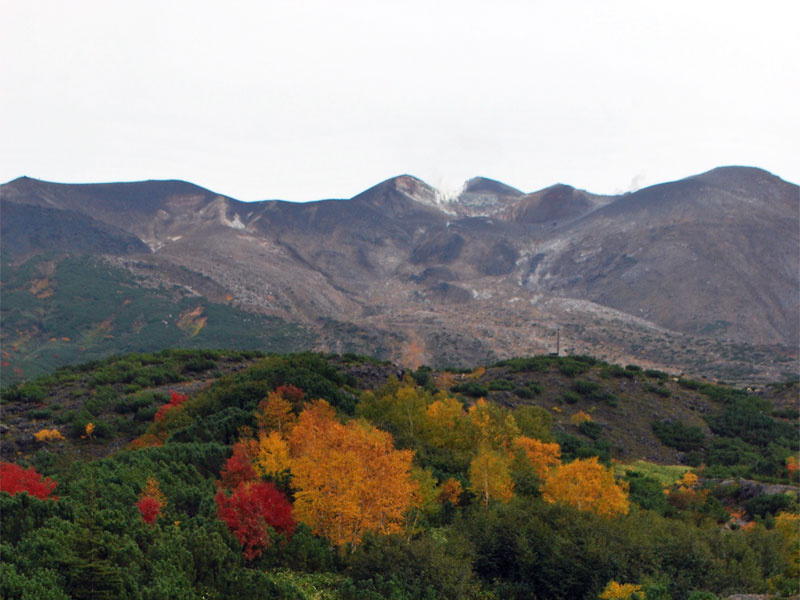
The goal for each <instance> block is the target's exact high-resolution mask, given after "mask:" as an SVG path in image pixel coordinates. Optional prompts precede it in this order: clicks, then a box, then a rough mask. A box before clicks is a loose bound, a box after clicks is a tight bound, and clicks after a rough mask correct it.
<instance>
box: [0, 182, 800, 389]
mask: <svg viewBox="0 0 800 600" xmlns="http://www.w3.org/2000/svg"><path fill="white" fill-rule="evenodd" d="M470 182H471V183H470ZM0 202H2V205H3V212H4V214H10V213H9V211H10V212H13V211H15V210H16V211H17V212H19V210H20V209H19V206H25V205H27V206H34V205H36V206H39V207H40V208H47V210H49V211H63V215H69V214H73V213H74V214H76V215H81V218H80V219H76V218H73V219H72V220H73V221H74V222H75V223H77V224H76V225H75V228H77V229H75V231H72V232H71V233H70V235H71V236H72V238H75V240H78V239H79V238H80V235H81V232H83V234H84V238H85V240H94V241H93V242H92V243H88V244H87V243H83V245H82V244H80V243H78V242H77V241H75V242H74V243H73V242H70V241H69V239H72V238H69V237H65V235H64V234H63V233H62V234H58V233H57V230H58V228H57V227H56V221H58V213H52V214H51V216H50V220H49V224H48V222H47V219H45V220H44V221H42V220H39V221H37V226H36V227H27V226H26V227H16V230H15V231H14V233H13V234H11V232H10V231H11V230H10V227H9V226H8V224H7V219H3V252H4V255H5V256H7V257H10V258H11V259H13V260H12V262H15V263H19V262H24V260H25V258H26V257H28V256H32V255H35V254H36V253H37V252H42V251H45V250H47V249H49V250H51V251H53V250H58V246H59V245H63V247H62V248H61V249H60V250H61V251H64V252H67V253H70V252H73V253H78V254H80V253H84V254H87V253H88V254H92V255H95V256H102V257H105V258H106V259H107V260H109V261H111V263H112V264H116V265H117V266H118V267H122V268H124V269H128V270H130V271H131V272H132V273H133V274H134V275H137V276H141V277H146V278H149V279H152V280H154V281H157V282H160V283H162V284H174V285H179V286H180V285H183V286H187V289H188V288H191V289H192V290H193V291H194V293H198V294H201V295H202V293H201V292H200V291H198V289H196V285H197V282H201V283H202V281H208V282H209V284H208V285H207V286H205V287H204V289H214V290H217V291H215V292H214V293H215V294H216V296H215V297H222V298H227V297H230V299H229V300H227V301H228V302H230V303H231V304H232V305H235V306H237V307H239V308H241V309H242V310H245V311H250V312H253V313H255V314H261V315H268V316H272V317H278V318H280V319H284V320H287V321H291V322H297V323H299V324H302V325H303V326H304V327H310V328H312V329H314V330H315V331H316V332H317V334H318V335H319V340H318V345H319V347H320V348H322V349H325V348H329V349H333V350H336V349H337V348H339V347H341V345H342V343H343V340H342V339H341V338H340V335H339V334H338V333H334V331H337V330H340V329H341V327H345V325H341V326H340V325H336V323H340V324H346V327H345V329H346V328H347V327H354V328H355V329H356V330H357V331H359V332H361V333H359V334H358V335H359V336H361V337H363V339H364V340H367V341H364V342H363V345H362V346H358V347H356V348H355V349H356V350H359V351H362V352H366V353H370V352H371V351H372V350H374V348H372V347H371V346H370V344H373V345H374V340H375V339H377V338H379V337H381V336H384V337H385V336H386V334H387V332H393V335H396V336H399V339H398V340H397V341H396V342H393V347H391V348H388V349H387V348H383V350H382V351H381V352H383V354H382V357H383V358H392V359H396V360H400V361H410V362H411V363H414V362H417V361H419V360H423V361H424V360H426V358H427V357H430V356H440V357H442V356H443V357H445V358H443V359H442V360H451V361H453V362H454V363H458V362H460V361H467V362H472V361H476V360H489V359H494V358H505V357H508V356H511V355H515V354H517V355H520V354H530V353H537V352H547V351H552V348H553V346H554V341H555V337H556V333H557V330H559V329H562V330H563V332H562V333H563V334H564V336H565V339H566V340H569V341H568V342H567V348H569V351H572V352H584V351H586V352H591V351H594V350H597V349H602V351H603V352H606V353H607V358H610V359H614V360H623V359H624V358H625V357H629V358H631V357H633V356H635V355H640V352H639V350H638V348H641V347H647V348H648V351H652V348H651V346H658V347H659V348H660V349H659V350H658V351H653V352H654V355H653V360H654V364H655V365H656V366H662V367H663V366H674V367H677V368H679V369H686V368H691V365H692V362H694V361H693V360H692V358H691V355H692V352H695V353H697V352H699V353H700V358H701V360H700V361H699V365H698V368H703V369H705V368H710V369H711V370H712V371H714V372H715V373H719V374H720V375H723V376H725V377H729V378H731V376H733V377H732V378H733V379H736V378H743V379H746V378H748V377H751V376H755V377H756V378H758V377H760V376H761V374H765V373H767V372H769V373H772V374H773V375H777V374H779V373H780V372H781V369H783V370H784V371H785V370H786V369H785V368H784V367H786V366H787V364H784V363H785V361H787V360H788V361H789V363H788V364H789V365H795V364H796V360H797V352H796V350H795V349H796V347H797V345H798V340H800V332H798V329H800V327H798V323H797V319H796V318H795V315H796V314H797V312H798V311H799V310H800V301H798V289H799V288H800V282H798V275H797V273H798V271H800V266H799V265H798V262H799V261H798V254H800V232H798V227H797V225H796V224H797V223H800V193H798V187H797V186H796V185H794V184H792V183H789V182H786V181H783V180H782V179H780V178H778V177H776V176H774V175H772V174H770V173H769V172H767V171H764V170H762V169H758V168H754V167H721V168H717V169H712V170H711V171H707V172H704V173H700V174H697V175H693V176H690V177H687V178H684V179H680V180H677V181H674V182H668V183H663V184H657V185H654V186H649V187H646V188H642V189H641V190H637V191H635V192H630V193H626V194H621V195H616V196H602V195H597V194H592V193H590V192H586V191H583V190H578V189H576V188H573V187H572V186H568V185H564V184H556V185H554V186H550V187H548V188H545V189H544V190H539V191H536V192H532V193H524V192H522V191H520V190H517V189H516V188H512V187H511V186H508V185H506V184H504V183H502V182H499V181H496V180H492V179H489V178H486V177H476V178H473V179H471V180H469V181H468V182H467V183H466V184H465V186H464V187H463V189H462V191H461V192H460V193H459V194H458V195H457V196H455V197H454V198H445V197H444V196H443V195H442V194H441V193H440V192H439V191H438V190H436V189H435V188H433V187H432V186H430V185H428V184H427V183H425V182H424V181H422V180H420V179H418V178H416V177H413V176H411V175H399V176H396V177H393V178H390V179H387V180H385V181H383V182H380V183H378V184H377V185H375V186H373V187H371V188H368V189H366V190H365V191H363V192H361V193H360V194H357V195H356V196H354V197H353V198H351V199H343V200H319V201H314V202H309V203H302V204H300V203H291V202H286V201H279V200H265V201H259V202H240V201H238V200H236V199H234V198H231V197H229V196H225V195H222V194H218V193H216V192H212V191H210V190H205V189H204V188H201V187H199V186H195V185H194V184H191V183H188V182H183V181H179V180H165V181H156V180H149V181H143V182H128V183H118V184H114V183H104V184H57V183H52V182H40V181H38V180H34V179H31V178H27V177H26V178H20V179H16V180H14V181H12V182H10V183H8V184H4V185H2V186H0ZM86 219H88V221H87V220H86ZM44 230H46V231H47V232H49V233H48V234H47V235H44V234H41V231H44ZM34 231H40V235H39V237H40V238H43V239H45V240H46V239H52V240H59V241H58V243H57V244H56V243H50V245H49V246H48V245H47V244H45V243H44V242H42V239H38V238H35V236H34V235H33V233H32V232H34ZM26 236H27V237H26ZM48 236H49V238H48ZM131 236H133V237H131ZM135 238H138V240H139V241H141V243H142V244H146V247H147V250H148V251H145V250H144V247H143V246H142V245H141V244H139V243H137V242H136V240H135ZM25 249H27V250H25ZM190 281H191V282H193V285H195V288H192V286H191V285H189V282H190ZM201 287H202V286H201ZM218 290H226V292H225V293H224V294H222V293H221V292H219V291H218ZM664 332H667V333H664ZM357 337H358V336H357ZM368 340H373V341H372V342H370V341H368ZM741 345H744V346H743V347H746V349H745V350H744V351H742V350H741V348H740V349H739V350H736V348H737V346H741ZM711 347H713V350H710V349H709V348H711ZM758 348H761V349H758ZM764 348H780V349H779V350H778V354H777V355H776V356H777V357H778V358H777V359H776V358H775V357H771V356H770V355H769V353H770V352H772V350H765V349H764ZM690 350H691V351H690ZM737 352H738V353H739V354H741V355H742V356H739V357H737V356H735V354H736V353H737ZM754 361H755V362H754ZM670 363H674V364H670ZM756 363H757V364H758V366H754V365H755V364H756ZM734 364H735V365H736V366H733V365H734ZM726 365H727V366H726ZM791 369H794V370H796V367H794V366H792V367H791ZM791 369H790V370H791Z"/></svg>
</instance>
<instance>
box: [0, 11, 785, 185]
mask: <svg viewBox="0 0 800 600" xmlns="http://www.w3.org/2000/svg"><path fill="white" fill-rule="evenodd" d="M799 107H800V2H798V1H797V0H783V1H778V0H773V1H770V0H760V1H759V2H755V1H750V0H748V1H746V2H742V1H738V0H691V1H685V0H660V1H658V2H655V1H647V0H631V1H617V0H602V1H601V0H586V1H569V0H566V1H565V0H561V1H558V0H548V1H539V0H529V1H522V0H520V1H512V0H495V1H492V2H490V1H485V2H477V1H471V0H453V1H451V0H439V1H437V0H402V1H391V0H352V1H351V0H338V1H333V0H329V1H313V0H312V1H300V0H285V1H278V0H272V1H260V2H257V1H253V2H233V1H230V0H228V1H225V2H222V1H220V2H208V1H200V0H191V1H186V2H177V1H172V2H171V1H169V0H160V1H151V0H130V1H114V0H97V1H95V0H58V1H42V0H0V180H1V181H8V180H10V179H13V178H16V177H18V176H21V175H29V176H31V177H36V178H40V179H46V180H50V181H63V182H97V181H128V180H140V179H185V180H188V181H192V182H194V183H197V184H199V185H202V186H204V187H208V188H210V189H213V190H215V191H217V192H220V193H224V194H227V195H230V196H233V197H235V198H239V199H241V200H262V199H270V198H281V199H286V200H297V201H304V200H312V199H322V198H347V197H351V196H353V195H355V194H357V193H358V192H360V191H363V190H364V189H366V188H368V187H370V186H372V185H374V184H376V183H378V182H380V181H382V180H384V179H386V178H388V177H392V176H394V175H399V174H401V173H410V174H413V175H416V176H418V177H420V178H422V179H424V180H425V181H427V182H428V183H430V184H432V185H434V186H437V187H439V188H442V189H454V188H458V187H459V186H460V184H461V182H463V181H464V180H465V179H468V178H469V177H473V176H476V175H482V176H486V177H491V178H494V179H499V180H501V181H503V182H505V183H507V184H509V185H513V186H515V187H518V188H520V189H522V190H524V191H534V190H537V189H540V188H543V187H546V186H548V185H551V184H553V183H556V182H563V183H569V184H572V185H575V186H576V187H580V188H585V189H588V190H590V191H593V192H598V193H614V192H621V191H625V190H628V189H631V188H632V187H641V186H642V185H647V184H652V183H658V182H661V181H668V180H674V179H678V178H681V177H685V176H688V175H692V174H695V173H698V172H701V171H705V170H708V169H710V168H713V167H715V166H720V165H728V164H745V165H752V166H758V167H762V168H765V169H767V170H769V171H771V172H773V173H775V174H776V175H779V176H781V177H783V178H784V179H787V180H790V181H793V182H795V183H800V108H799Z"/></svg>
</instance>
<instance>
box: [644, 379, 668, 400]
mask: <svg viewBox="0 0 800 600" xmlns="http://www.w3.org/2000/svg"><path fill="white" fill-rule="evenodd" d="M645 389H646V390H647V391H648V392H652V393H653V394H656V395H657V396H661V397H662V398H669V397H670V396H672V392H670V391H669V389H667V388H665V387H664V386H663V385H653V384H650V383H648V384H647V385H646V386H645Z"/></svg>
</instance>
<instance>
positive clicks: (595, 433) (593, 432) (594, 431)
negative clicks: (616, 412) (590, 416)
mask: <svg viewBox="0 0 800 600" xmlns="http://www.w3.org/2000/svg"><path fill="white" fill-rule="evenodd" d="M578 431H580V432H581V433H582V434H583V435H585V436H586V437H588V438H591V439H593V440H597V439H599V438H600V436H601V435H603V426H602V425H600V424H599V423H595V422H594V421H584V422H583V423H581V424H580V425H578Z"/></svg>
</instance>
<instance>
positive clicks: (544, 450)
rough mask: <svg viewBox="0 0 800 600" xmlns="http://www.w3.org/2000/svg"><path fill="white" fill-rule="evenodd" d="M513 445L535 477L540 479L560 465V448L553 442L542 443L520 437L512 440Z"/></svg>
mask: <svg viewBox="0 0 800 600" xmlns="http://www.w3.org/2000/svg"><path fill="white" fill-rule="evenodd" d="M514 445H515V446H516V447H517V448H518V449H520V450H522V451H523V452H524V453H525V456H526V457H527V459H528V461H529V462H530V464H531V466H532V467H533V470H534V471H535V472H536V475H538V476H539V477H540V478H542V479H543V478H544V477H545V475H547V473H548V472H549V471H550V469H552V468H553V467H555V466H557V465H559V464H560V463H561V460H560V459H561V447H560V446H559V445H558V444H556V443H555V442H552V443H547V442H542V441H541V440H535V439H533V438H529V437H525V436H523V435H521V436H519V437H518V438H517V439H516V440H514Z"/></svg>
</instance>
